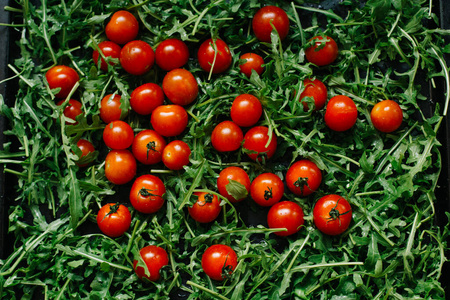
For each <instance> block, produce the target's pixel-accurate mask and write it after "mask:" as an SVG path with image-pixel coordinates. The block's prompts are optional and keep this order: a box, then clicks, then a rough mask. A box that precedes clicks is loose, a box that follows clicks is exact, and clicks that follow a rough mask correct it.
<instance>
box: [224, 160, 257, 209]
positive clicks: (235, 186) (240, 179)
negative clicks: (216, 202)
mask: <svg viewBox="0 0 450 300" xmlns="http://www.w3.org/2000/svg"><path fill="white" fill-rule="evenodd" d="M217 189H218V190H219V193H220V194H221V195H222V196H224V197H225V198H227V199H228V201H230V202H232V203H236V202H240V201H242V200H244V199H245V198H246V197H247V195H248V193H249V192H250V178H249V177H248V174H247V172H245V171H244V169H241V168H239V167H228V168H225V169H223V170H222V171H221V172H220V174H219V178H217Z"/></svg>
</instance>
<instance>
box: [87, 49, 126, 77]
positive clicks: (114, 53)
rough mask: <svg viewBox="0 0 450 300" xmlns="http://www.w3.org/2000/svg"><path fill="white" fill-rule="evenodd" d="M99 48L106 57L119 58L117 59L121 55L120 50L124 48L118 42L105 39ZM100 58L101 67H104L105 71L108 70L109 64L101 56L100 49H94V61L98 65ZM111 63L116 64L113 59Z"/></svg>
mask: <svg viewBox="0 0 450 300" xmlns="http://www.w3.org/2000/svg"><path fill="white" fill-rule="evenodd" d="M98 49H100V51H101V52H102V53H103V55H104V56H105V57H107V58H108V57H109V58H117V59H118V58H119V56H120V50H122V48H121V47H120V46H119V45H117V44H116V43H114V42H111V41H103V42H101V43H99V44H98ZM99 58H100V59H101V63H100V69H102V70H103V71H105V72H106V71H108V64H107V63H106V61H105V60H104V59H103V57H101V55H100V53H99V51H98V50H94V52H93V53H92V59H93V60H94V63H95V65H96V66H97V65H98V59H99ZM109 64H110V65H111V66H114V65H115V63H114V62H112V61H109Z"/></svg>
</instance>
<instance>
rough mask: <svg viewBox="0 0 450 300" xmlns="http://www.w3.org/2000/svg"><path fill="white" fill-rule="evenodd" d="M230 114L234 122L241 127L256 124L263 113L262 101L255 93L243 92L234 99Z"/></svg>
mask: <svg viewBox="0 0 450 300" xmlns="http://www.w3.org/2000/svg"><path fill="white" fill-rule="evenodd" d="M230 115H231V119H232V120H233V122H234V123H236V124H237V125H239V126H241V127H250V126H254V125H255V124H256V123H258V121H259V119H260V118H261V115H262V105H261V102H260V101H259V99H258V98H256V97H255V96H253V95H250V94H241V95H239V96H237V97H236V98H235V99H234V101H233V104H232V105H231V110H230Z"/></svg>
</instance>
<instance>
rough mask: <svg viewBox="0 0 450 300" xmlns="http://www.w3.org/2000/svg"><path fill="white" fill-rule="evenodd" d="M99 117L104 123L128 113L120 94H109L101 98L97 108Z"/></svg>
mask: <svg viewBox="0 0 450 300" xmlns="http://www.w3.org/2000/svg"><path fill="white" fill-rule="evenodd" d="M99 114H100V119H102V121H103V122H105V123H106V124H109V123H111V122H112V121H117V120H122V119H124V118H125V117H126V116H127V115H128V109H127V108H126V107H125V104H124V102H123V99H122V96H120V95H118V94H109V95H106V96H104V97H103V98H102V100H101V101H100V108H99Z"/></svg>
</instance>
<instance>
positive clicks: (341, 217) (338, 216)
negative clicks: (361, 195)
mask: <svg viewBox="0 0 450 300" xmlns="http://www.w3.org/2000/svg"><path fill="white" fill-rule="evenodd" d="M313 217H314V224H315V225H316V227H317V229H319V230H320V231H321V232H323V233H325V234H328V235H338V234H341V233H343V232H344V231H346V230H347V228H348V226H349V225H350V222H351V221H352V208H351V206H350V204H349V203H348V201H347V200H346V199H345V198H343V197H341V196H339V195H335V194H332V195H327V196H323V197H322V198H320V199H319V200H318V201H317V202H316V204H315V205H314V209H313Z"/></svg>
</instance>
